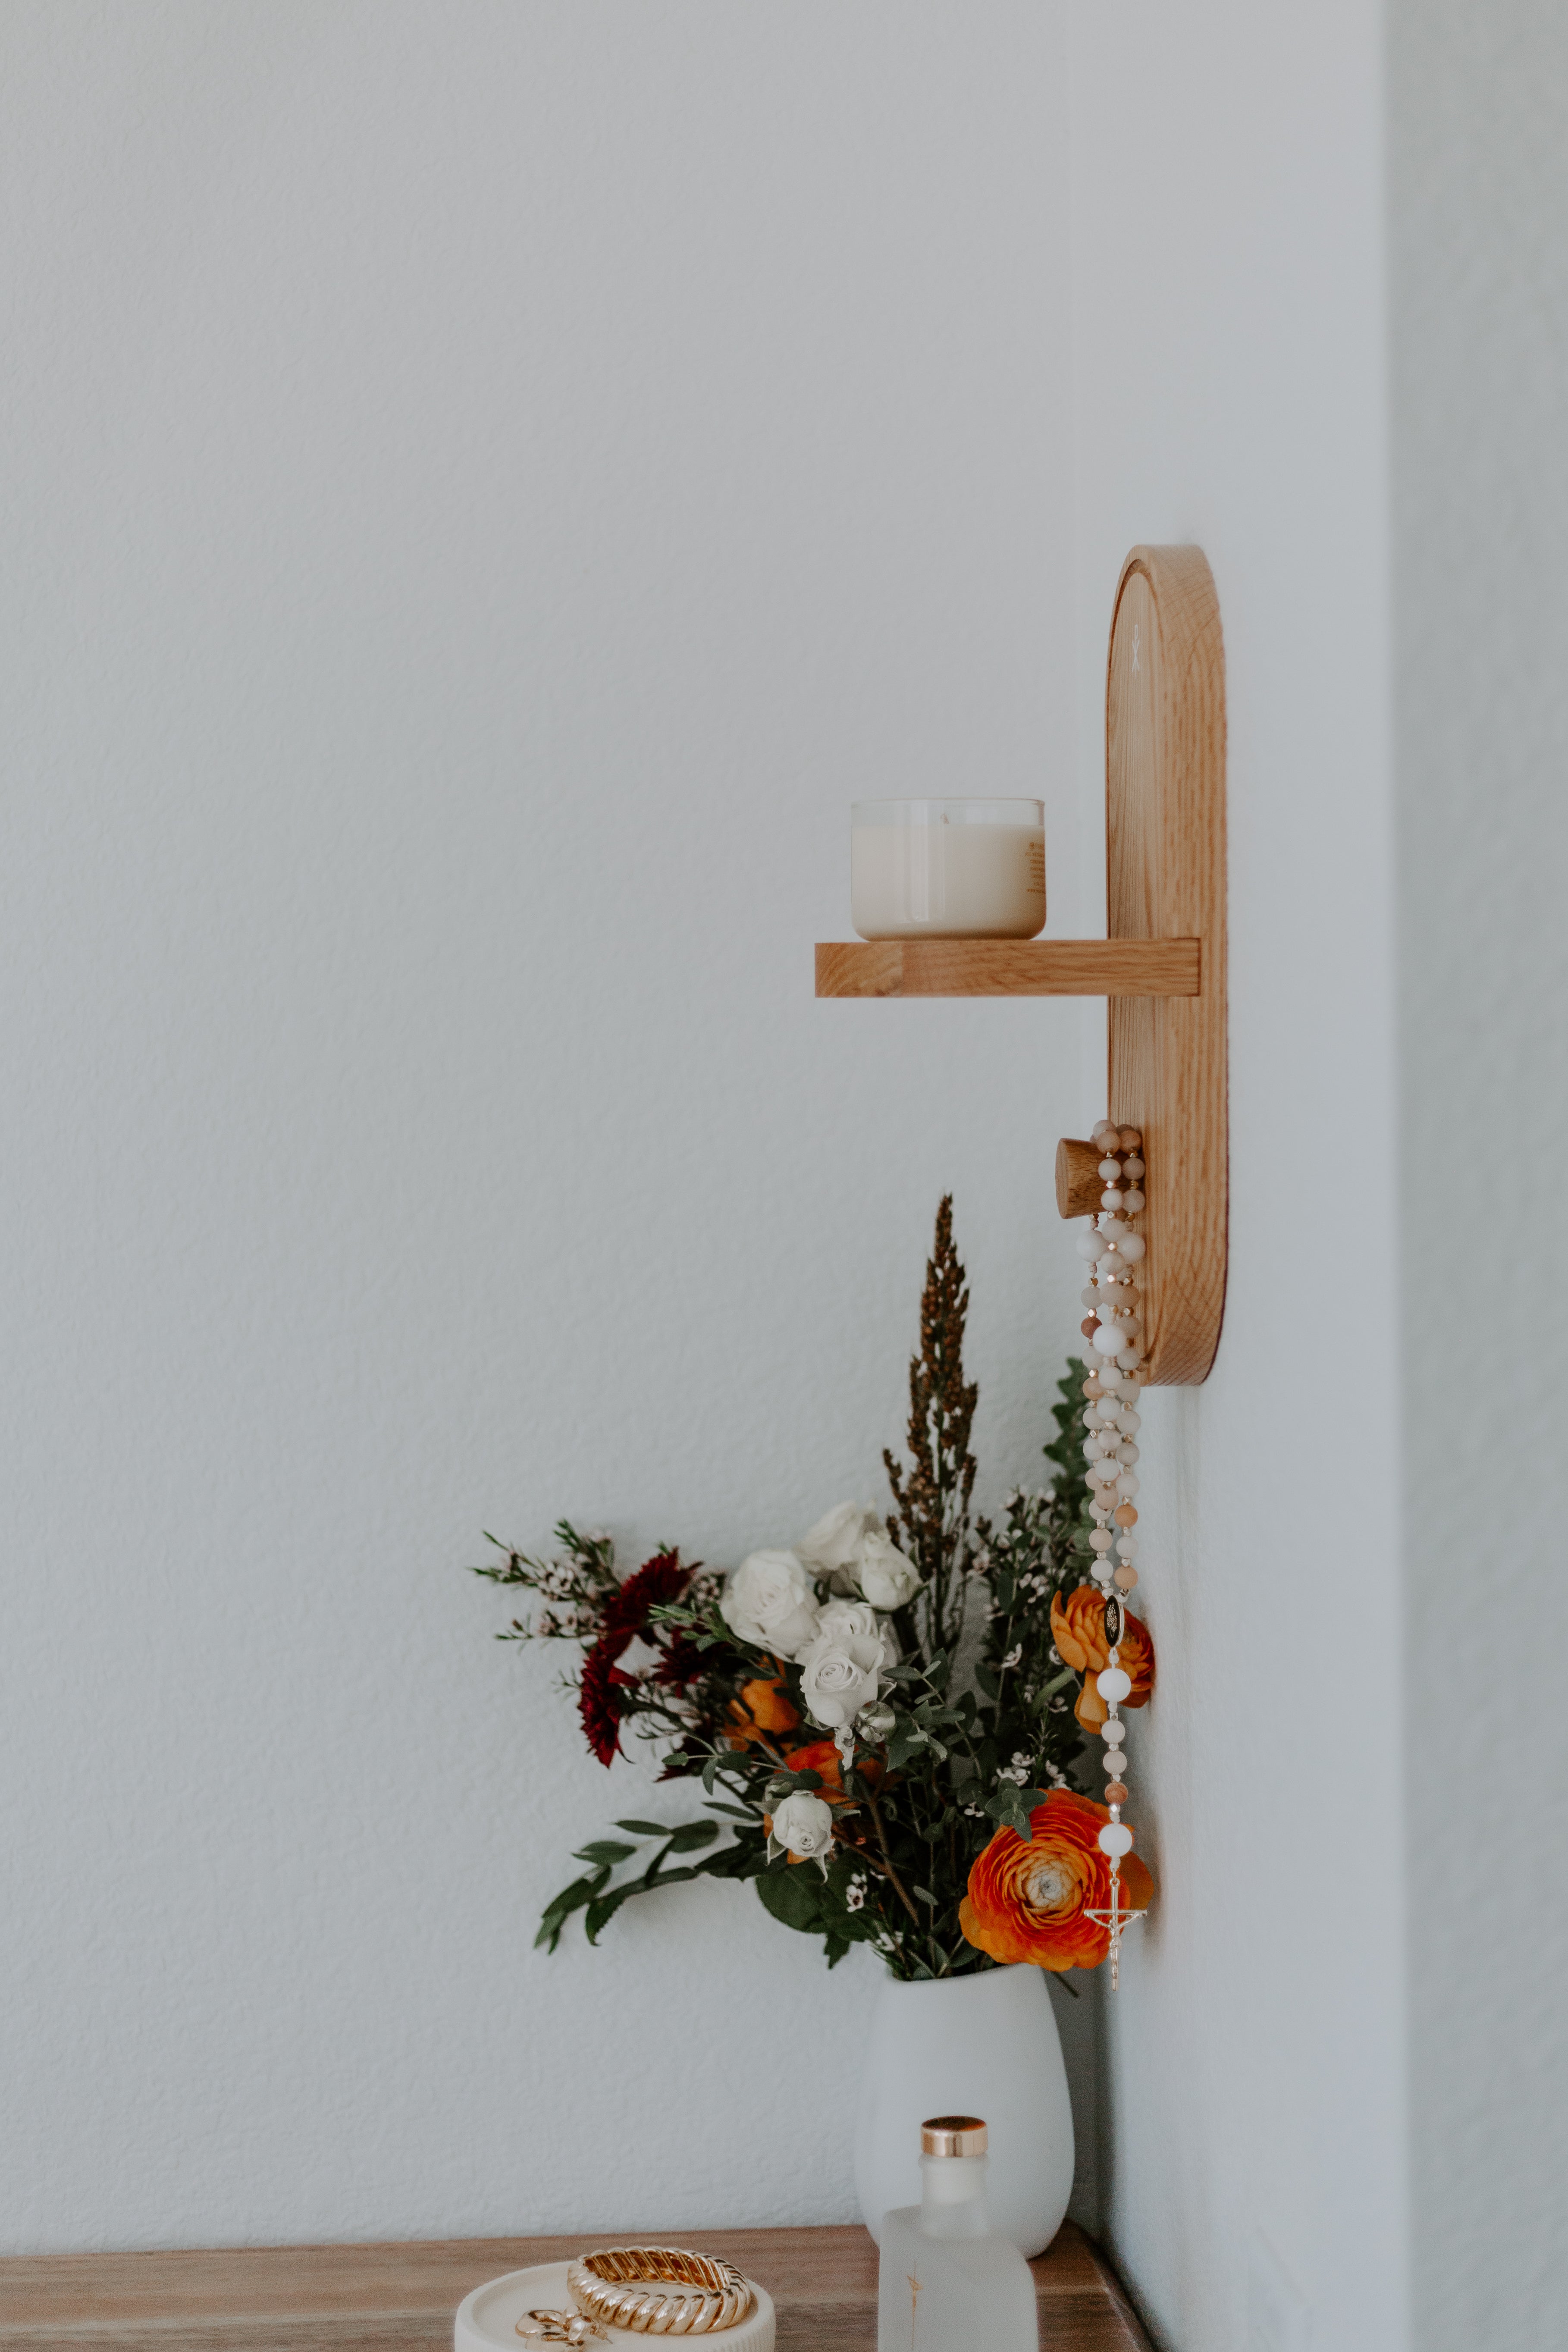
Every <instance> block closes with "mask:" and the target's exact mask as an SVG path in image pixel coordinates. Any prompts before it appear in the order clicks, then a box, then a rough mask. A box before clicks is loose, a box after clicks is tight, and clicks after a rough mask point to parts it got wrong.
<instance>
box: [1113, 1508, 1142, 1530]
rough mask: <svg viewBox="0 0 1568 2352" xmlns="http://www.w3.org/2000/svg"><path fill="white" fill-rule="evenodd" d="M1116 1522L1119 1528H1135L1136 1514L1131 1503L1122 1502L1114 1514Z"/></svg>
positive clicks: (1136, 1522)
mask: <svg viewBox="0 0 1568 2352" xmlns="http://www.w3.org/2000/svg"><path fill="white" fill-rule="evenodd" d="M1116 1524H1117V1526H1118V1527H1119V1528H1135V1527H1136V1526H1137V1524H1138V1514H1137V1512H1136V1511H1135V1510H1134V1509H1133V1507H1132V1506H1131V1503H1123V1504H1122V1506H1121V1509H1120V1510H1119V1511H1118V1512H1117V1514H1116Z"/></svg>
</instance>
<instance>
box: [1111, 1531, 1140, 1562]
mask: <svg viewBox="0 0 1568 2352" xmlns="http://www.w3.org/2000/svg"><path fill="white" fill-rule="evenodd" d="M1116 1557H1117V1559H1137V1557H1138V1538H1137V1537H1136V1536H1118V1537H1117V1538H1116Z"/></svg>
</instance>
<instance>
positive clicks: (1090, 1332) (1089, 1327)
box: [1078, 1315, 1100, 1339]
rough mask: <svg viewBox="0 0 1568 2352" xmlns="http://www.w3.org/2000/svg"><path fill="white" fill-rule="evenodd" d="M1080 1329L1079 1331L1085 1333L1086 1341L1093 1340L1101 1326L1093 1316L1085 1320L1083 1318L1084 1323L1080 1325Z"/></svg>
mask: <svg viewBox="0 0 1568 2352" xmlns="http://www.w3.org/2000/svg"><path fill="white" fill-rule="evenodd" d="M1078 1328H1079V1330H1080V1331H1081V1332H1082V1333H1083V1336H1084V1338H1085V1339H1093V1337H1094V1335H1095V1333H1096V1332H1097V1331H1098V1330H1099V1328H1100V1326H1099V1324H1098V1323H1097V1322H1096V1321H1095V1319H1094V1317H1093V1316H1092V1315H1086V1316H1085V1317H1084V1318H1083V1321H1082V1322H1081V1323H1080V1324H1079V1327H1078Z"/></svg>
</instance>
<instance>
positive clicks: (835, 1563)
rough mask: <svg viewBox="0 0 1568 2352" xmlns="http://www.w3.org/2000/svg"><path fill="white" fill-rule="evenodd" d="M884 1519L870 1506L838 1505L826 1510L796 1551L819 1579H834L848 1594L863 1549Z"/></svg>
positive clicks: (867, 1504) (841, 1589)
mask: <svg viewBox="0 0 1568 2352" xmlns="http://www.w3.org/2000/svg"><path fill="white" fill-rule="evenodd" d="M880 1525H881V1522H880V1520H879V1518H878V1517H877V1514H876V1512H875V1511H874V1510H873V1509H872V1508H871V1506H870V1504H869V1503H835V1505H834V1506H833V1508H832V1509H831V1510H830V1511H825V1512H824V1513H823V1515H822V1517H821V1518H819V1519H818V1521H817V1522H816V1526H815V1527H814V1528H812V1530H811V1532H810V1534H809V1535H804V1536H802V1538H801V1539H800V1541H799V1543H797V1544H796V1546H795V1549H796V1551H797V1552H798V1553H799V1554H800V1557H801V1559H804V1560H805V1563H806V1566H807V1567H808V1568H813V1569H815V1570H816V1573H817V1575H818V1576H830V1577H832V1579H833V1581H834V1586H835V1589H836V1590H837V1591H840V1592H844V1591H847V1590H848V1589H849V1585H850V1583H851V1582H852V1581H853V1579H854V1575H855V1570H856V1567H857V1565H858V1561H859V1558H860V1547H861V1544H862V1543H863V1542H864V1540H865V1538H866V1537H867V1535H868V1533H869V1532H870V1530H871V1529H872V1528H879V1527H880Z"/></svg>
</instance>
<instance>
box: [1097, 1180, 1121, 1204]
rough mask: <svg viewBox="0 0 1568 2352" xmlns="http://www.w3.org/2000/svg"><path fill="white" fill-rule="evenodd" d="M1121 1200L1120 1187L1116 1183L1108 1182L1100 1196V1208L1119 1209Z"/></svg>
mask: <svg viewBox="0 0 1568 2352" xmlns="http://www.w3.org/2000/svg"><path fill="white" fill-rule="evenodd" d="M1121 1200H1122V1194H1121V1187H1120V1186H1119V1185H1116V1184H1108V1185H1107V1186H1106V1188H1105V1190H1104V1192H1102V1193H1101V1194H1100V1207H1101V1208H1102V1209H1120V1207H1121Z"/></svg>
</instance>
